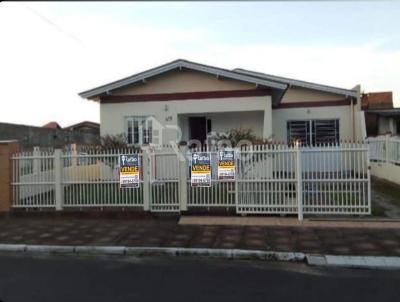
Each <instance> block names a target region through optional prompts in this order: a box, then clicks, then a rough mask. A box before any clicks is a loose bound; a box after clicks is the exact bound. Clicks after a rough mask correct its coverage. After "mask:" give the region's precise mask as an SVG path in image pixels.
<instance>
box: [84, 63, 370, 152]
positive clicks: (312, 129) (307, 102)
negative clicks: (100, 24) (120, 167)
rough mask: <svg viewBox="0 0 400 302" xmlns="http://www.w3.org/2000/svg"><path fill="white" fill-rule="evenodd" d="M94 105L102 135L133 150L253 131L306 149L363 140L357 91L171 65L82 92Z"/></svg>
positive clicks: (242, 72)
mask: <svg viewBox="0 0 400 302" xmlns="http://www.w3.org/2000/svg"><path fill="white" fill-rule="evenodd" d="M80 96H82V97H83V98H87V99H89V100H93V101H96V102H99V103H100V133H101V135H106V134H110V135H115V134H124V135H125V136H126V137H127V140H128V143H129V144H132V145H136V144H137V145H143V144H154V145H157V144H168V143H172V142H175V143H177V142H181V141H189V140H198V141H200V142H201V143H203V142H206V141H207V139H208V138H209V137H212V136H213V135H216V134H220V133H229V131H230V130H232V129H238V128H242V129H249V128H250V129H252V130H253V133H254V134H255V135H256V136H257V137H259V138H264V139H267V140H270V141H279V142H285V143H290V142H291V141H292V140H301V141H302V143H303V144H306V145H313V144H318V143H324V142H338V141H339V140H360V139H363V137H364V133H363V128H365V127H364V126H363V123H364V120H363V114H361V107H360V89H359V87H356V88H354V89H343V88H336V87H330V86H326V85H320V84H316V83H309V82H305V81H299V80H293V79H288V78H282V77H276V76H272V75H268V74H263V73H258V72H252V71H247V70H242V69H234V70H226V69H221V68H218V67H213V66H207V65H203V64H198V63H194V62H189V61H186V60H176V61H173V62H170V63H167V64H165V65H162V66H159V67H156V68H153V69H150V70H147V71H144V72H142V73H139V74H136V75H133V76H131V77H128V78H125V79H122V80H118V81H116V82H113V83H109V84H106V85H103V86H100V87H97V88H94V89H91V90H88V91H85V92H82V93H80Z"/></svg>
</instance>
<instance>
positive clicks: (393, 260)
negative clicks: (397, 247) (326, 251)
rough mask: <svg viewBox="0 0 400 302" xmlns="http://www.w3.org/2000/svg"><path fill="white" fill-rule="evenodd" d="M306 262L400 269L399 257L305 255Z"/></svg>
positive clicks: (321, 264) (334, 265) (336, 265)
mask: <svg viewBox="0 0 400 302" xmlns="http://www.w3.org/2000/svg"><path fill="white" fill-rule="evenodd" d="M306 260H307V264H309V265H314V266H332V267H347V268H368V269H400V257H385V256H337V255H306Z"/></svg>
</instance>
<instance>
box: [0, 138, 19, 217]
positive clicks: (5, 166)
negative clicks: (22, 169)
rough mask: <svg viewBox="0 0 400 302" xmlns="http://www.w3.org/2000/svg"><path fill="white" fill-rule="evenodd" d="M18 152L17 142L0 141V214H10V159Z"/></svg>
mask: <svg viewBox="0 0 400 302" xmlns="http://www.w3.org/2000/svg"><path fill="white" fill-rule="evenodd" d="M18 151H19V143H18V142H17V141H0V214H5V213H8V212H10V208H11V204H12V185H11V183H12V177H13V175H12V173H13V166H12V159H11V156H12V155H13V154H14V153H16V152H18Z"/></svg>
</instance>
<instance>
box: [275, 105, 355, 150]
mask: <svg viewBox="0 0 400 302" xmlns="http://www.w3.org/2000/svg"><path fill="white" fill-rule="evenodd" d="M309 119H339V135H340V139H351V138H352V119H351V110H350V106H332V107H310V108H284V109H274V110H272V129H273V133H274V136H273V140H276V141H284V142H286V141H287V121H290V120H309Z"/></svg>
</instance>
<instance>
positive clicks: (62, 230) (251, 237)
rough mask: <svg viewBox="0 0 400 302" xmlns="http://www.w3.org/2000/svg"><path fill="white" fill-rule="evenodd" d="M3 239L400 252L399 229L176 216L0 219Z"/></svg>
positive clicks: (321, 251) (339, 252)
mask: <svg viewBox="0 0 400 302" xmlns="http://www.w3.org/2000/svg"><path fill="white" fill-rule="evenodd" d="M0 244H31V245H42V244H44V245H89V246H95V245H98V246H100V245H101V246H126V247H185V248H213V249H245V250H264V251H282V252H302V253H315V254H325V255H326V254H328V255H363V256H376V255H379V256H400V228H355V227H351V228H350V227H341V228H339V227H336V228H333V227H329V228H327V227H317V226H307V227H304V226H251V225H234V226H226V225H225V226H224V225H180V224H178V223H177V220H176V219H136V220H133V219H132V220H121V219H119V220H117V219H107V220H106V219H68V218H60V217H59V218H26V217H25V218H8V219H0Z"/></svg>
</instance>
